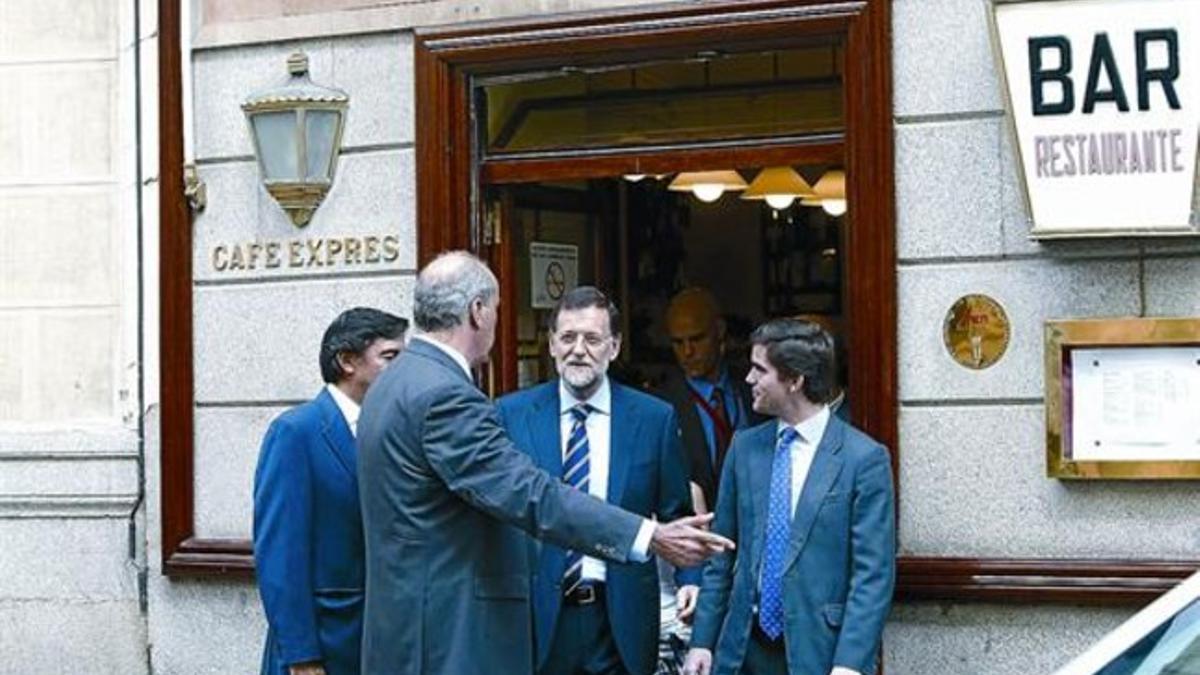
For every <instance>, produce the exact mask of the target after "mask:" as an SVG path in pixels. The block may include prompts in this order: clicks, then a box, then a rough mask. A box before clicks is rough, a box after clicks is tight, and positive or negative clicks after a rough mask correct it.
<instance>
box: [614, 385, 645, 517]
mask: <svg viewBox="0 0 1200 675" xmlns="http://www.w3.org/2000/svg"><path fill="white" fill-rule="evenodd" d="M609 386H610V390H611V391H612V402H611V404H610V411H609V412H610V413H611V414H610V419H609V444H608V503H610V504H620V503H621V496H622V495H624V494H625V486H626V485H628V484H629V468H630V466H631V465H632V464H633V453H634V452H637V450H638V444H637V442H636V439H637V437H638V435H637V434H638V424H639V422H640V421H641V420H640V416H639V415H637V414H635V413H634V411H633V404H632V402H631V401H629V399H628V395H629V394H628V392H626V391H625V390H624V388H623V387H621V386H620V385H618V384H617V383H616V382H613V381H612V380H611V379H610V380H609Z"/></svg>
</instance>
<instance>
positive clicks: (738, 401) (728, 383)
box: [657, 287, 762, 504]
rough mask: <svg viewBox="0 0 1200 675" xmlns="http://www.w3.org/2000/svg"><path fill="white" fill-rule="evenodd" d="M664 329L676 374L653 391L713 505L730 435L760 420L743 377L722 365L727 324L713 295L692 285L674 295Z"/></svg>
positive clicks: (730, 438) (707, 499) (695, 479)
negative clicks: (669, 413)
mask: <svg viewBox="0 0 1200 675" xmlns="http://www.w3.org/2000/svg"><path fill="white" fill-rule="evenodd" d="M666 326H667V335H668V337H670V339H671V350H672V351H673V352H674V353H675V362H676V363H677V364H678V365H679V370H678V371H676V372H673V373H672V374H671V376H670V377H668V378H667V381H666V382H664V383H663V386H662V389H661V390H660V391H659V392H657V393H658V394H659V395H660V396H662V397H663V398H664V399H666V400H667V401H669V402H670V403H671V405H673V406H675V414H676V415H677V416H678V417H679V428H680V431H681V432H682V434H683V446H684V454H685V455H686V456H687V459H688V465H689V472H690V474H691V480H692V482H694V483H696V484H697V485H699V486H700V489H701V490H702V491H703V492H704V500H705V502H707V503H708V504H715V503H716V502H717V483H718V482H719V478H720V476H721V465H722V463H723V462H724V460H725V452H726V451H727V450H728V448H729V442H730V440H732V438H733V432H734V431H737V430H738V429H742V428H745V427H749V426H753V425H755V424H758V423H759V422H761V421H762V418H761V417H760V416H759V415H758V414H757V413H755V412H754V409H753V408H752V407H751V405H750V404H751V398H750V388H749V387H748V386H747V385H746V381H745V375H746V374H745V373H744V372H732V370H731V369H730V367H729V365H728V364H727V363H726V362H725V358H724V357H725V320H724V319H723V318H722V316H721V308H720V306H719V305H718V304H717V300H716V298H715V297H713V294H712V293H711V292H709V291H708V290H707V289H704V288H697V287H693V288H687V289H684V290H682V291H680V292H679V293H678V294H676V295H675V297H674V298H672V299H671V302H670V304H668V305H667V313H666Z"/></svg>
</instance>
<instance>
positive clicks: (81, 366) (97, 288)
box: [0, 0, 153, 674]
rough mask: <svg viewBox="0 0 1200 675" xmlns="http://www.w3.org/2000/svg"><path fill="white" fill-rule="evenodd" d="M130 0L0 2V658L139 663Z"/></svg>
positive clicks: (47, 664) (106, 666)
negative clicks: (112, 0)
mask: <svg viewBox="0 0 1200 675" xmlns="http://www.w3.org/2000/svg"><path fill="white" fill-rule="evenodd" d="M136 7H137V3H136V1H135V0H126V1H124V2H109V1H107V0H78V1H76V0H71V1H69V2H68V1H66V0H19V1H13V2H6V3H4V4H3V6H2V7H0V100H2V101H3V106H2V107H0V542H3V544H2V547H0V548H2V553H0V671H3V672H11V673H57V672H77V671H78V670H79V669H80V668H81V667H82V668H84V669H85V670H89V671H92V672H112V673H117V672H119V673H131V674H135V673H141V672H146V643H145V628H146V623H145V613H144V607H143V605H142V602H141V600H142V598H143V594H142V590H143V585H142V584H143V582H144V579H145V577H144V552H145V546H144V542H143V540H142V536H143V534H144V529H143V527H142V521H141V517H140V511H139V508H140V494H141V491H140V482H139V477H140V472H139V462H140V456H141V440H140V439H141V433H140V423H139V412H140V410H141V406H142V403H143V401H142V400H141V398H140V391H139V377H140V361H139V357H140V353H139V344H138V329H139V325H140V321H141V316H140V314H139V305H138V270H139V258H140V256H139V249H138V233H139V209H140V207H141V200H140V199H139V197H140V187H139V179H140V178H141V176H140V175H139V174H138V171H137V156H138V155H137V151H138V124H137V100H138V99H137V89H138V82H137V80H136V67H135V62H136V55H137V50H138V47H139V45H141V44H142V38H143V37H144V36H145V33H139V32H138V31H137V30H136V28H137V21H136V19H135V10H136ZM152 53H153V52H152Z"/></svg>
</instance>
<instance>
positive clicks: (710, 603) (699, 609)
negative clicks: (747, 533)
mask: <svg viewBox="0 0 1200 675" xmlns="http://www.w3.org/2000/svg"><path fill="white" fill-rule="evenodd" d="M738 438H739V434H734V436H733V441H732V442H731V443H730V446H729V454H728V455H727V460H726V462H725V465H724V467H723V468H722V469H721V483H720V490H719V491H718V494H717V515H716V517H715V518H714V519H713V530H714V531H715V532H717V533H719V534H721V535H723V536H725V537H728V538H729V539H732V540H733V541H734V542H738V541H739V540H738V518H737V513H738V508H737V506H738V503H737V500H738V492H737V469H736V465H737V456H738V455H737V452H736V448H737V446H738ZM742 551H743V548H742V546H741V545H740V543H739V545H738V548H737V549H735V550H734V551H732V552H729V551H726V552H724V553H718V554H717V555H715V556H713V557H712V559H710V560H709V561H708V565H707V566H706V567H705V568H704V578H703V583H702V585H701V587H700V599H699V601H698V602H697V604H696V620H695V623H694V624H693V626H692V643H691V646H692V647H698V648H701V649H712V648H713V647H714V646H716V644H717V636H718V635H719V634H720V632H721V625H722V624H724V623H725V613H726V612H727V611H728V609H729V593H730V589H731V588H732V587H733V566H734V563H735V562H736V561H737V556H738V555H739V554H740V553H742Z"/></svg>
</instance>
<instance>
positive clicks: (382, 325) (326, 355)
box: [319, 307, 408, 384]
mask: <svg viewBox="0 0 1200 675" xmlns="http://www.w3.org/2000/svg"><path fill="white" fill-rule="evenodd" d="M407 330H408V319H403V318H401V317H398V316H395V315H394V314H388V313H387V312H383V311H380V310H378V309H372V308H370V307H355V308H353V309H348V310H346V311H344V312H342V313H341V314H339V315H338V317H337V318H336V319H334V320H333V323H331V324H329V328H326V329H325V335H324V337H322V338H321V355H320V359H319V360H320V363H321V377H322V378H323V379H324V380H325V381H326V382H328V383H329V384H336V383H337V382H338V381H340V380H341V379H342V376H343V375H345V373H343V372H342V367H341V365H339V364H338V360H337V356H338V354H343V353H347V352H348V353H350V354H362V353H363V352H365V351H367V348H368V347H370V346H371V343H372V342H375V341H376V340H399V339H402V338H403V337H404V332H405V331H407Z"/></svg>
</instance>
